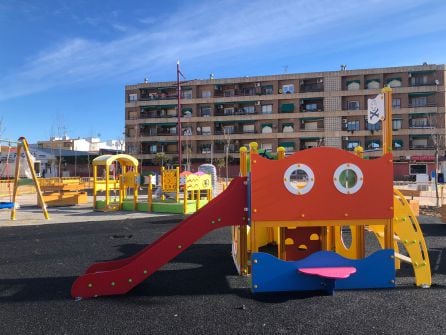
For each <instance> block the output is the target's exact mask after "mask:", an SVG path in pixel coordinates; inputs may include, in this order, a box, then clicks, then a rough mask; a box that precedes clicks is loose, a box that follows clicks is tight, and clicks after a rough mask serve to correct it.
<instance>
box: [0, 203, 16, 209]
mask: <svg viewBox="0 0 446 335" xmlns="http://www.w3.org/2000/svg"><path fill="white" fill-rule="evenodd" d="M5 208H8V209H11V208H14V203H13V202H0V209H5Z"/></svg>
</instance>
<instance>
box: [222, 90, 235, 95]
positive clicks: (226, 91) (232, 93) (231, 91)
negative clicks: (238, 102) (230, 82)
mask: <svg viewBox="0 0 446 335" xmlns="http://www.w3.org/2000/svg"><path fill="white" fill-rule="evenodd" d="M223 95H224V96H225V97H233V96H234V95H235V91H234V90H225V91H224V93H223Z"/></svg>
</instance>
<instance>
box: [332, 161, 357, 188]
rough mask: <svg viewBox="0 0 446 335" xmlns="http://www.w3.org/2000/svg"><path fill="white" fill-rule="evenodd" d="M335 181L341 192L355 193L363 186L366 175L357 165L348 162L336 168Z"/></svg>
mask: <svg viewBox="0 0 446 335" xmlns="http://www.w3.org/2000/svg"><path fill="white" fill-rule="evenodd" d="M333 182H334V185H335V187H336V189H337V190H338V191H339V192H341V193H344V194H353V193H356V192H358V191H359V189H360V188H361V187H362V184H363V182H364V175H363V174H362V171H361V169H360V168H359V167H358V166H357V165H355V164H352V163H346V164H342V165H340V166H339V167H338V168H337V169H336V171H335V173H334V175H333Z"/></svg>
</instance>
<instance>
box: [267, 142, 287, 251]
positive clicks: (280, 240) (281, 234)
mask: <svg viewBox="0 0 446 335" xmlns="http://www.w3.org/2000/svg"><path fill="white" fill-rule="evenodd" d="M284 158H285V148H284V147H278V148H277V159H278V160H279V159H284ZM269 229H274V228H269ZM277 229H278V236H277V253H278V256H279V258H280V259H285V257H286V255H285V229H286V228H285V227H279V228H277Z"/></svg>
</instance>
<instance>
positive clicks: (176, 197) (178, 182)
mask: <svg viewBox="0 0 446 335" xmlns="http://www.w3.org/2000/svg"><path fill="white" fill-rule="evenodd" d="M175 170H176V173H177V178H176V179H177V184H176V192H175V194H176V195H175V202H176V203H179V202H180V168H179V167H178V166H177V167H176V168H175ZM184 189H185V190H186V182H185V183H184ZM185 198H186V196H185ZM184 214H186V212H185V213H184Z"/></svg>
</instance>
